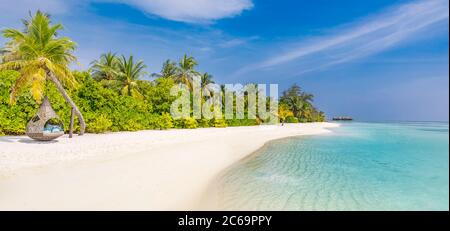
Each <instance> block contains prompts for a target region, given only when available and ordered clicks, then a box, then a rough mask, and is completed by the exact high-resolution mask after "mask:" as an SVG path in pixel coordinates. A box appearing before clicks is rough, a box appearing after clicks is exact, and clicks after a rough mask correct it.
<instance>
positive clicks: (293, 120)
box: [286, 116, 298, 123]
mask: <svg viewBox="0 0 450 231" xmlns="http://www.w3.org/2000/svg"><path fill="white" fill-rule="evenodd" d="M286 123H298V118H297V117H294V116H288V117H286Z"/></svg>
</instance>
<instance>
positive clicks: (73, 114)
mask: <svg viewBox="0 0 450 231" xmlns="http://www.w3.org/2000/svg"><path fill="white" fill-rule="evenodd" d="M74 116H75V109H73V108H71V110H70V124H69V138H72V136H73V119H74V118H73V117H74Z"/></svg>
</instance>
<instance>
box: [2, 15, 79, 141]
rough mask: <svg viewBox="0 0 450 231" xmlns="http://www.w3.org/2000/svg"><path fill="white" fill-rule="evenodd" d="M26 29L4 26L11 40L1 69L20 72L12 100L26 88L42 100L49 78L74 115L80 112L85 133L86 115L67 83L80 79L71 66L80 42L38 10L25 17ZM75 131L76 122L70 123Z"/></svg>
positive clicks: (5, 51) (74, 82)
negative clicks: (76, 42) (63, 32)
mask: <svg viewBox="0 0 450 231" xmlns="http://www.w3.org/2000/svg"><path fill="white" fill-rule="evenodd" d="M23 22H24V25H25V29H24V30H23V31H20V30H16V29H5V30H3V32H2V33H3V36H4V37H5V38H7V39H9V41H8V42H7V44H6V46H5V47H4V49H3V52H2V59H1V60H2V63H1V64H0V70H16V71H18V72H19V73H20V76H19V77H18V78H17V80H16V82H15V84H14V85H13V87H12V90H11V94H10V103H12V104H14V103H15V102H16V100H17V97H18V96H19V95H20V94H21V93H22V92H23V91H24V90H26V89H29V88H30V89H31V94H32V96H33V98H34V99H35V100H36V101H37V102H39V103H40V102H41V100H42V98H43V92H44V88H45V84H46V83H47V81H48V80H49V81H51V82H53V83H54V84H55V86H56V87H57V89H58V90H59V92H60V93H61V95H62V96H63V98H64V99H65V101H66V102H67V103H68V104H69V105H70V106H71V107H72V117H71V121H72V118H73V116H74V114H75V115H77V116H78V119H79V121H80V135H83V134H84V130H85V127H86V125H85V122H84V119H83V115H82V114H81V112H80V110H79V109H78V107H77V106H76V105H75V103H74V102H73V100H72V99H71V98H70V96H69V95H68V94H67V92H66V91H65V89H64V87H63V86H66V87H75V86H76V85H77V82H76V80H75V78H74V76H73V75H72V72H71V71H70V70H69V68H68V66H69V64H70V63H72V62H74V61H76V58H75V56H73V54H72V53H73V51H74V50H75V47H76V44H75V43H74V42H72V41H71V40H70V39H69V38H66V37H57V32H58V31H59V30H61V29H63V26H62V25H61V24H55V25H51V21H50V18H49V16H48V15H47V14H45V13H42V12H40V11H37V12H36V14H35V15H34V16H32V17H31V20H29V21H28V20H23ZM70 134H72V126H70Z"/></svg>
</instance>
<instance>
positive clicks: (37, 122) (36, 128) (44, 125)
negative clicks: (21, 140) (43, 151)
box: [26, 96, 64, 141]
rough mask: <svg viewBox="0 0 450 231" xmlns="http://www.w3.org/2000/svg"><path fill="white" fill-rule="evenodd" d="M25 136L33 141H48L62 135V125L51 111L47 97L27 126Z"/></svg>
mask: <svg viewBox="0 0 450 231" xmlns="http://www.w3.org/2000/svg"><path fill="white" fill-rule="evenodd" d="M26 134H27V136H29V137H30V138H32V139H35V140H42V141H48V140H53V139H56V138H58V137H60V136H62V135H64V125H63V123H62V121H61V119H60V118H59V116H58V115H57V114H56V112H55V111H54V110H53V108H52V105H51V104H50V102H49V101H48V98H47V96H46V97H45V98H44V100H43V101H42V104H41V106H40V107H39V110H38V112H37V113H36V115H35V116H34V117H33V118H31V120H30V121H29V122H28V124H27V130H26Z"/></svg>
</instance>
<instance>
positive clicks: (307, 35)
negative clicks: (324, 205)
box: [0, 0, 449, 121]
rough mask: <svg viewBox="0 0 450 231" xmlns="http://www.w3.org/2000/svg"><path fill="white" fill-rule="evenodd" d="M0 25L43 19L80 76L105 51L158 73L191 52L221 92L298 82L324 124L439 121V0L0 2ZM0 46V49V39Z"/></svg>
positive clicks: (445, 94) (444, 6) (444, 39)
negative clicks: (56, 29) (346, 119)
mask: <svg viewBox="0 0 450 231" xmlns="http://www.w3.org/2000/svg"><path fill="white" fill-rule="evenodd" d="M0 5H3V6H8V7H7V9H6V7H4V8H1V9H0V15H2V17H1V18H0V28H1V29H4V28H7V27H19V26H21V25H20V20H19V19H21V18H26V17H27V15H28V11H29V10H32V11H33V10H36V9H41V10H44V11H46V12H49V13H50V14H51V15H52V17H53V21H55V22H61V23H63V24H64V25H65V27H66V29H65V31H64V32H63V35H65V36H69V37H71V38H72V39H73V40H74V41H75V42H77V44H78V49H77V52H76V55H77V56H78V58H79V63H80V65H79V66H77V67H75V68H78V69H86V68H87V67H88V66H89V63H90V62H91V61H92V60H94V59H96V58H98V56H99V55H100V54H101V53H104V52H107V51H113V52H117V53H119V54H125V55H129V54H133V55H134V56H135V57H137V58H139V59H143V60H144V61H145V63H146V64H147V65H148V70H147V71H148V72H158V71H159V70H160V68H161V64H162V62H163V61H164V60H166V59H168V58H170V59H174V60H178V59H179V58H180V57H181V56H182V55H183V54H184V53H187V54H189V55H193V56H194V57H195V58H196V59H197V60H198V61H199V63H200V66H199V69H200V70H201V71H206V72H209V73H211V74H212V75H213V76H214V78H215V79H216V81H217V82H220V83H247V82H256V83H277V84H280V89H281V90H283V89H286V88H287V87H288V86H290V85H291V84H293V83H298V84H299V85H300V86H301V87H302V88H303V89H305V90H306V91H308V92H311V93H313V94H314V95H315V96H316V99H315V102H316V105H317V106H318V107H319V108H320V109H321V110H323V111H325V112H326V113H327V115H328V116H330V117H331V116H335V115H351V116H353V117H355V118H357V119H359V120H439V121H448V118H449V101H448V99H449V77H448V74H449V60H448V58H449V54H448V51H449V47H448V45H449V38H448V34H449V31H448V26H449V17H448V12H449V3H448V0H424V1H417V0H416V1H411V0H407V1H406V0H398V1H395V0H394V1H393V0H389V1H388V0H372V1H370V0H367V1H360V0H341V1H326V0H315V1H293V0H291V1H288V0H277V1H275V0H227V1H221V0H190V1H189V0H129V1H125V0H79V1H58V0H42V1H39V2H37V1H33V0H15V1H11V0H9V1H5V0H0ZM0 42H1V43H3V42H4V40H3V39H0Z"/></svg>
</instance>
